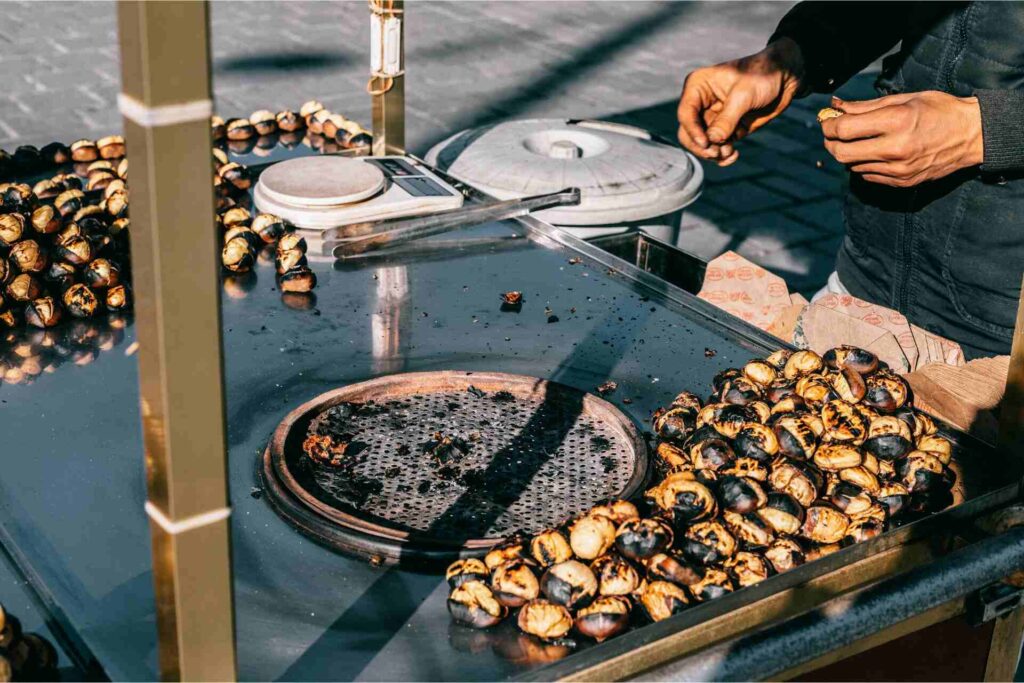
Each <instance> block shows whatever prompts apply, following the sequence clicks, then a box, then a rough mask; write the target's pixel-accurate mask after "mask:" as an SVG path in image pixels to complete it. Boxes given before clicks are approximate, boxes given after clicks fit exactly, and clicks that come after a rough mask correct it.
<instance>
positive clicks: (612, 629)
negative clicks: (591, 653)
mask: <svg viewBox="0 0 1024 683" xmlns="http://www.w3.org/2000/svg"><path fill="white" fill-rule="evenodd" d="M632 608H633V603H631V602H630V601H629V599H628V598H624V597H621V596H609V597H602V598H598V599H597V600H595V601H594V602H593V603H591V604H590V605H589V606H587V607H584V608H582V609H581V610H580V611H579V612H577V613H576V630H577V631H579V632H580V633H582V634H583V635H585V636H587V637H590V638H593V639H594V640H596V641H597V642H599V643H600V642H602V641H604V640H607V639H608V638H611V637H612V636H615V635H618V634H620V633H622V632H623V631H625V630H626V629H627V628H628V627H629V614H630V611H631V610H632Z"/></svg>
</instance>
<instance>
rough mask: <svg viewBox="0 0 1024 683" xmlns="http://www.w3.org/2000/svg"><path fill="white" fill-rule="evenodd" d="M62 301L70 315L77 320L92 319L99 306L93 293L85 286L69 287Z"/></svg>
mask: <svg viewBox="0 0 1024 683" xmlns="http://www.w3.org/2000/svg"><path fill="white" fill-rule="evenodd" d="M61 301H62V302H63V303H64V308H66V309H67V310H68V313H70V314H71V315H73V316H75V317H76V318H91V317H92V316H93V315H94V314H95V313H96V307H97V306H98V305H99V300H98V299H97V298H96V295H95V294H94V293H93V291H92V290H91V289H89V288H88V287H87V286H85V285H83V284H77V285H71V286H70V287H68V288H67V289H66V290H65V291H64V294H63V295H62V296H61Z"/></svg>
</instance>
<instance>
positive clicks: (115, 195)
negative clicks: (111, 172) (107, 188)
mask: <svg viewBox="0 0 1024 683" xmlns="http://www.w3.org/2000/svg"><path fill="white" fill-rule="evenodd" d="M104 202H105V204H104V209H105V210H106V212H107V213H108V214H109V215H110V216H111V217H112V218H124V217H125V216H127V215H128V191H127V190H117V191H116V192H112V193H110V196H109V197H107V198H106V199H105V200H104Z"/></svg>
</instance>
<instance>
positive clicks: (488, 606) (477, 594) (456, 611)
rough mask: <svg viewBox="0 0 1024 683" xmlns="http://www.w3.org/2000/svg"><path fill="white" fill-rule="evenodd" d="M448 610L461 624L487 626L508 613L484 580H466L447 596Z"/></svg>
mask: <svg viewBox="0 0 1024 683" xmlns="http://www.w3.org/2000/svg"><path fill="white" fill-rule="evenodd" d="M448 612H449V613H450V614H451V615H452V618H453V619H455V621H457V622H459V623H461V624H466V625H467V626H472V627H473V628H489V627H491V626H494V625H495V624H497V623H499V622H500V621H501V620H502V619H504V618H505V617H506V616H507V615H508V608H507V607H505V606H504V605H502V604H501V603H500V602H498V599H497V598H496V597H494V593H493V592H492V591H491V589H490V588H488V587H487V584H485V583H484V582H482V581H467V582H465V583H463V584H461V585H459V586H458V587H456V588H455V590H453V591H452V592H451V595H449V596H448ZM520 618H522V617H520Z"/></svg>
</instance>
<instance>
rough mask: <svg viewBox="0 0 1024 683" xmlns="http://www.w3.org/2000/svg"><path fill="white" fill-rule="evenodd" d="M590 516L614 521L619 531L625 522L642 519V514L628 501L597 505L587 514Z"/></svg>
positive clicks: (612, 501) (611, 501)
mask: <svg viewBox="0 0 1024 683" xmlns="http://www.w3.org/2000/svg"><path fill="white" fill-rule="evenodd" d="M587 514H588V515H590V516H597V517H607V518H608V519H610V520H612V523H613V524H614V525H615V528H616V529H618V527H619V526H621V525H622V523H623V522H626V521H629V520H631V519H640V512H639V511H638V510H637V509H636V505H633V504H632V503H630V502H629V501H628V500H621V499H620V500H609V501H607V502H604V503H601V504H600V505H595V506H594V507H592V508H590V511H589V512H588V513H587Z"/></svg>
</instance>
